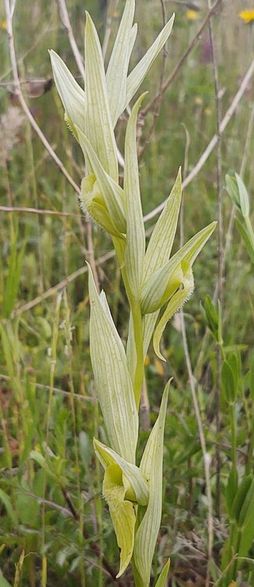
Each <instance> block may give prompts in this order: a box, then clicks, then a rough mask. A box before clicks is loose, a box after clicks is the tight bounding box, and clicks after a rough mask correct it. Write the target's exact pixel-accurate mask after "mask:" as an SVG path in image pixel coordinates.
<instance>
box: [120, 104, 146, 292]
mask: <svg viewBox="0 0 254 587" xmlns="http://www.w3.org/2000/svg"><path fill="white" fill-rule="evenodd" d="M143 98H144V94H143V95H142V96H141V97H140V98H139V99H138V100H137V102H136V104H135V106H134V107H133V109H132V112H131V116H130V118H129V121H128V125H127V130H126V138H125V173H124V193H125V201H126V220H127V233H126V235H127V243H126V249H125V269H126V274H127V277H128V283H129V286H130V289H131V293H132V295H133V297H134V298H138V297H139V292H140V287H141V283H142V276H143V263H144V255H145V228H144V221H143V214H142V205H141V198H140V188H139V171H138V157H137V147H136V124H137V116H138V111H139V108H140V105H141V102H142V100H143Z"/></svg>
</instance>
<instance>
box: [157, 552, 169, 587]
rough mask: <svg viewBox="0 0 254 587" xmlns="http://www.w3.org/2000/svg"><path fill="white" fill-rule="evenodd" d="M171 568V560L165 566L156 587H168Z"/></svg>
mask: <svg viewBox="0 0 254 587" xmlns="http://www.w3.org/2000/svg"><path fill="white" fill-rule="evenodd" d="M169 567H170V558H169V559H168V561H167V562H166V564H165V565H164V567H163V569H162V571H161V574H160V576H159V578H158V579H157V581H156V584H155V587H167V580H168V573H169Z"/></svg>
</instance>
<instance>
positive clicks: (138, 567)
mask: <svg viewBox="0 0 254 587" xmlns="http://www.w3.org/2000/svg"><path fill="white" fill-rule="evenodd" d="M168 393H169V383H168V384H167V385H166V387H165V390H164V393H163V397H162V402H161V407H160V412H159V416H158V418H157V420H156V423H155V425H154V427H153V429H152V432H151V433H150V436H149V438H148V441H147V444H146V447H145V450H144V454H143V457H142V460H141V463H140V469H141V471H142V473H143V475H144V476H145V477H146V478H147V479H148V487H149V501H148V505H147V509H146V511H145V514H144V516H143V518H142V520H141V522H140V524H139V526H138V528H137V530H136V535H135V543H134V551H133V557H134V569H135V571H134V572H135V574H136V575H137V577H138V578H139V581H140V582H141V583H140V584H141V585H143V586H144V587H148V585H149V581H150V574H151V566H152V559H153V555H154V549H155V545H156V541H157V537H158V532H159V528H160V523H161V511H162V468H163V441H164V427H165V419H166V412H167V402H168Z"/></svg>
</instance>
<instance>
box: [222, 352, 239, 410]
mask: <svg viewBox="0 0 254 587" xmlns="http://www.w3.org/2000/svg"><path fill="white" fill-rule="evenodd" d="M221 381H222V389H223V391H224V394H225V398H226V401H227V402H228V403H230V404H232V403H234V402H235V400H236V395H237V385H236V381H235V377H234V373H233V370H232V368H231V366H230V364H229V363H228V361H224V362H223V366H222V371H221Z"/></svg>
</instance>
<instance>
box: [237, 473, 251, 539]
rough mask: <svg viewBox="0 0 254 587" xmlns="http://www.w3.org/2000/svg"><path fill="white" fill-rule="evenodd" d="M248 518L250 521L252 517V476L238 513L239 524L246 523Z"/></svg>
mask: <svg viewBox="0 0 254 587" xmlns="http://www.w3.org/2000/svg"><path fill="white" fill-rule="evenodd" d="M250 519H251V520H252V521H253V519H254V478H252V482H251V485H250V487H249V489H248V491H247V493H246V494H245V499H244V501H243V504H242V507H241V510H240V513H239V518H238V523H239V526H244V525H246V524H247V523H248V521H249V520H250ZM253 532H254V530H253Z"/></svg>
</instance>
